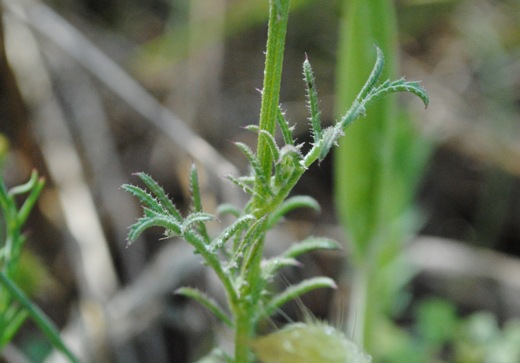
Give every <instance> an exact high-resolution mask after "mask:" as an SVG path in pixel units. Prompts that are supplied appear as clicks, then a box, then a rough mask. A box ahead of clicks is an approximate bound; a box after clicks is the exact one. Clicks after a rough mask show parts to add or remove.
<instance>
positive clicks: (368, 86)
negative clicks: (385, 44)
mask: <svg viewBox="0 0 520 363" xmlns="http://www.w3.org/2000/svg"><path fill="white" fill-rule="evenodd" d="M376 52H377V58H376V63H375V64H374V68H372V72H371V73H370V76H369V77H368V79H367V81H366V82H365V84H364V85H363V88H362V89H361V91H360V92H359V94H358V96H357V97H356V100H358V101H361V100H362V99H364V98H365V97H366V96H367V95H368V94H369V93H370V92H371V91H372V89H373V88H374V86H375V85H376V84H377V82H378V81H379V79H380V78H381V75H382V74H383V69H384V68H385V56H384V54H383V51H381V49H380V48H379V47H378V46H376Z"/></svg>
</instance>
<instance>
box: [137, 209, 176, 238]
mask: <svg viewBox="0 0 520 363" xmlns="http://www.w3.org/2000/svg"><path fill="white" fill-rule="evenodd" d="M151 227H162V228H164V229H165V230H166V232H165V234H166V235H167V236H168V237H174V236H180V235H181V226H180V224H179V222H178V221H176V220H174V219H173V218H171V217H169V216H163V215H157V216H155V217H143V218H139V219H138V220H137V222H136V223H134V224H133V225H132V226H131V227H130V231H129V232H128V241H129V244H131V243H132V242H133V241H135V240H136V239H137V237H139V236H140V235H141V233H143V232H144V231H145V230H147V229H148V228H151Z"/></svg>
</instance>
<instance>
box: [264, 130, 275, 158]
mask: <svg viewBox="0 0 520 363" xmlns="http://www.w3.org/2000/svg"><path fill="white" fill-rule="evenodd" d="M260 137H262V138H264V139H265V142H266V143H267V146H269V150H270V151H271V155H272V157H273V160H278V159H279V158H280V149H279V148H278V145H276V140H275V139H274V137H273V135H271V134H270V133H268V132H267V131H265V130H260Z"/></svg>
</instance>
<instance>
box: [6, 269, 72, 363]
mask: <svg viewBox="0 0 520 363" xmlns="http://www.w3.org/2000/svg"><path fill="white" fill-rule="evenodd" d="M0 283H2V285H4V287H5V288H6V289H7V290H8V291H9V293H10V294H11V295H12V296H13V297H14V298H15V299H16V300H17V301H18V302H19V303H20V304H21V305H22V306H23V307H24V309H25V310H26V311H27V313H28V315H29V316H30V317H31V319H32V320H33V321H34V322H35V323H36V325H37V326H38V327H39V328H40V330H41V331H42V333H43V334H44V335H45V337H46V338H47V339H49V341H50V342H51V343H52V344H53V345H54V347H55V348H56V349H58V350H59V351H61V352H62V353H63V354H64V355H65V356H66V357H67V358H68V360H69V361H70V362H72V363H79V360H78V359H77V358H76V356H75V355H74V353H72V352H71V351H70V350H69V348H67V346H66V345H65V343H64V342H63V340H62V339H61V336H60V333H59V331H58V329H57V328H56V326H55V325H54V323H53V322H52V321H51V320H50V319H49V318H48V317H47V316H46V315H45V313H44V312H43V311H41V310H40V308H39V307H38V306H36V305H34V304H33V303H32V302H31V301H30V300H29V299H28V298H27V296H25V294H24V293H23V292H22V290H20V289H19V288H18V287H17V286H16V285H15V284H14V283H13V282H12V281H11V279H9V278H8V277H7V276H6V275H5V274H4V273H3V272H0Z"/></svg>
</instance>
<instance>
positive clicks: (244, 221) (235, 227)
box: [210, 214, 256, 251]
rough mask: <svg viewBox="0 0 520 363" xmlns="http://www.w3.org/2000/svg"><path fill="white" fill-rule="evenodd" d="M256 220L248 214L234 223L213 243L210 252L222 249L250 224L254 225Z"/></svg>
mask: <svg viewBox="0 0 520 363" xmlns="http://www.w3.org/2000/svg"><path fill="white" fill-rule="evenodd" d="M255 220H256V218H255V217H254V216H253V215H252V214H246V215H244V216H242V217H240V218H238V219H237V220H236V221H234V222H233V224H231V225H230V226H229V227H227V228H225V229H224V230H223V231H222V232H221V233H220V235H219V236H218V237H217V238H215V239H214V240H213V242H211V245H210V250H212V251H215V250H217V249H220V248H222V246H223V245H224V243H226V242H227V241H228V240H229V239H230V238H232V237H233V235H235V234H236V233H238V232H240V231H242V230H243V229H244V228H245V227H246V226H247V225H248V224H249V223H252V222H254V221H255Z"/></svg>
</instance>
